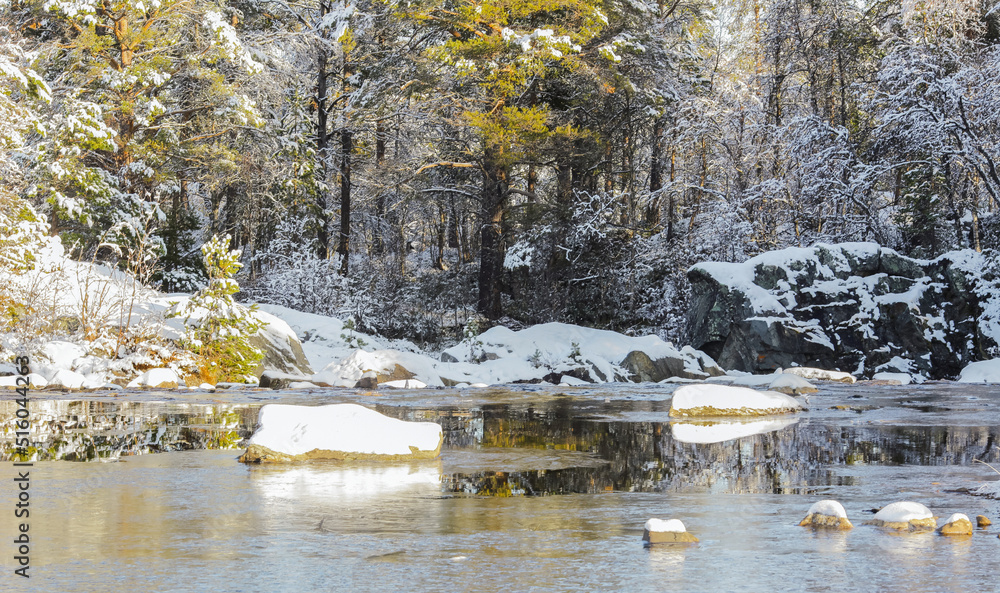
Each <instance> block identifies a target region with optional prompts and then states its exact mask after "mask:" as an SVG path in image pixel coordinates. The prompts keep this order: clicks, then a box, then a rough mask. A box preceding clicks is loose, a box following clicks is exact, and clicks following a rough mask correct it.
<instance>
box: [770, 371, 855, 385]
mask: <svg viewBox="0 0 1000 593" xmlns="http://www.w3.org/2000/svg"><path fill="white" fill-rule="evenodd" d="M783 372H784V373H786V374H789V375H798V376H799V377H802V378H803V379H815V380H817V381H840V382H841V383H854V382H855V381H856V379H855V378H854V375H852V374H850V373H844V372H841V371H828V370H826V369H817V368H813V367H792V368H789V369H785V370H784V371H783Z"/></svg>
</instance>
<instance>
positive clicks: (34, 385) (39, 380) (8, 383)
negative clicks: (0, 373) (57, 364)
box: [0, 373, 49, 389]
mask: <svg viewBox="0 0 1000 593" xmlns="http://www.w3.org/2000/svg"><path fill="white" fill-rule="evenodd" d="M17 379H18V375H8V376H6V377H0V387H6V388H7V389H17V388H18V387H21V384H20V383H18V382H17ZM26 379H27V382H28V389H41V388H43V387H45V386H46V385H48V384H49V382H48V380H47V379H46V378H45V377H43V376H41V375H39V374H38V373H29V374H28V376H27V377H26ZM22 383H23V382H22Z"/></svg>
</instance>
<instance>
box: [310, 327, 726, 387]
mask: <svg viewBox="0 0 1000 593" xmlns="http://www.w3.org/2000/svg"><path fill="white" fill-rule="evenodd" d="M366 372H370V373H374V375H375V379H376V381H377V384H378V385H385V384H386V383H388V382H393V381H404V380H411V381H412V380H417V381H421V382H423V383H426V384H427V385H428V386H430V387H441V386H454V385H460V384H463V383H465V384H475V383H482V384H493V385H495V384H498V383H514V382H534V383H538V382H542V381H546V382H549V383H552V384H563V383H565V384H567V385H583V384H588V383H595V382H605V381H629V380H636V381H639V380H641V381H647V380H649V381H651V380H660V379H662V378H666V377H669V376H671V375H673V374H678V373H682V374H686V375H687V376H690V377H702V378H704V377H708V376H709V375H710V374H720V373H721V372H722V371H721V369H718V367H716V366H715V363H714V362H713V361H712V360H711V359H710V358H708V357H707V356H705V355H704V353H701V352H698V351H696V350H694V349H692V348H690V347H684V348H680V349H677V348H675V347H674V346H672V345H671V344H669V343H668V342H664V341H663V340H661V339H660V338H658V337H656V336H644V337H639V338H636V337H630V336H625V335H622V334H618V333H615V332H610V331H604V330H596V329H590V328H586V327H579V326H575V325H568V324H564V323H547V324H543V325H536V326H533V327H530V328H527V329H524V330H520V331H517V332H515V331H512V330H510V329H507V328H505V327H499V326H498V327H494V328H491V329H490V330H488V331H486V332H483V333H482V334H480V335H479V336H477V337H476V338H475V339H474V340H472V341H471V342H470V341H466V342H464V343H460V344H459V345H457V346H455V347H453V348H449V349H448V350H446V351H445V352H444V353H443V354H442V355H441V356H440V357H438V358H432V357H430V356H427V355H424V354H421V353H418V352H409V351H400V350H394V349H380V350H373V351H366V350H364V349H356V350H353V351H351V352H350V354H349V355H347V356H345V357H344V358H342V359H340V360H336V361H334V362H331V363H330V364H329V365H327V366H326V367H324V368H323V370H321V371H320V372H318V373H316V374H315V375H313V376H312V378H311V379H310V380H311V381H313V382H315V383H319V384H323V385H329V386H334V387H363V386H360V385H359V381H361V379H362V377H363V376H364V374H365V373H366ZM363 388H368V389H370V388H371V387H363Z"/></svg>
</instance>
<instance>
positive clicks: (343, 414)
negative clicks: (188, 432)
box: [250, 404, 442, 456]
mask: <svg viewBox="0 0 1000 593" xmlns="http://www.w3.org/2000/svg"><path fill="white" fill-rule="evenodd" d="M258 425H259V428H258V430H257V432H255V433H254V434H253V436H252V437H250V444H251V445H259V446H261V447H265V448H267V449H270V450H271V451H275V452H278V453H283V454H286V455H290V456H295V455H303V454H306V453H309V452H310V451H314V450H320V451H338V452H345V453H361V454H366V455H412V454H413V451H412V450H411V448H416V449H417V450H419V451H435V450H437V449H438V448H439V447H440V445H441V435H442V432H441V426H440V425H438V424H435V423H433V422H405V421H403V420H397V419H396V418H390V417H388V416H384V415H382V414H379V413H378V412H376V411H375V410H369V409H368V408H365V407H363V406H359V405H357V404H332V405H327V406H292V405H286V404H268V405H266V406H263V407H262V408H261V409H260V416H259V419H258Z"/></svg>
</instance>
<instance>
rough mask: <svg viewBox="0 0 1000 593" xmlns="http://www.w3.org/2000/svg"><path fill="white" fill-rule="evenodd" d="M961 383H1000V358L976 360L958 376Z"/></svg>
mask: <svg viewBox="0 0 1000 593" xmlns="http://www.w3.org/2000/svg"><path fill="white" fill-rule="evenodd" d="M958 382H959V383H989V384H997V383H1000V358H994V359H993V360H984V361H981V362H974V363H972V364H970V365H968V366H966V367H965V368H964V369H962V373H961V374H960V375H959V376H958Z"/></svg>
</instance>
